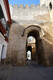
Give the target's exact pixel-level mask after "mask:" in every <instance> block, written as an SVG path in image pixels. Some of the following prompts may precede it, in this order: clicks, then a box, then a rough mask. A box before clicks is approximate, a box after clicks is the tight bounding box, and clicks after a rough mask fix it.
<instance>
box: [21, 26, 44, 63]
mask: <svg viewBox="0 0 53 80" xmlns="http://www.w3.org/2000/svg"><path fill="white" fill-rule="evenodd" d="M41 31H42V30H41V28H40V27H39V26H35V25H31V26H29V27H27V28H26V29H25V30H24V32H23V35H22V36H25V37H26V40H27V38H28V37H30V36H32V37H34V38H35V40H36V42H35V45H36V48H35V49H36V55H37V57H36V61H37V62H38V63H40V64H42V65H46V62H45V61H46V59H45V54H44V48H43V43H42V39H41V36H43V34H42V32H41ZM26 44H27V41H26ZM26 52H27V48H26Z"/></svg>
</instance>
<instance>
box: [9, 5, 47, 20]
mask: <svg viewBox="0 0 53 80" xmlns="http://www.w3.org/2000/svg"><path fill="white" fill-rule="evenodd" d="M10 12H11V18H13V19H17V20H34V19H36V16H39V15H40V16H41V15H45V14H48V13H49V10H48V8H47V7H46V6H45V5H42V6H40V5H39V4H37V5H36V6H35V5H34V4H31V5H30V6H29V5H28V4H26V5H25V6H24V5H23V4H20V5H19V6H18V5H17V4H14V6H12V4H10Z"/></svg>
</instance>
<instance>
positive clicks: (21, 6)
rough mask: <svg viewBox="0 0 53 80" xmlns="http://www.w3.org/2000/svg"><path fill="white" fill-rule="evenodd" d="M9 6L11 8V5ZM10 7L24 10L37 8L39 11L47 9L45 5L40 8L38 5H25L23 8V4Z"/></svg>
mask: <svg viewBox="0 0 53 80" xmlns="http://www.w3.org/2000/svg"><path fill="white" fill-rule="evenodd" d="M10 6H12V4H10ZM12 7H14V8H22V9H25V8H30V9H31V8H39V9H40V8H46V9H47V7H46V5H45V4H43V5H42V6H40V5H39V4H37V5H36V6H35V4H31V5H30V7H29V5H28V4H26V5H25V7H24V5H23V4H20V5H19V6H18V5H17V4H14V6H12Z"/></svg>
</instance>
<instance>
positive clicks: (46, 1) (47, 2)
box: [40, 0, 53, 10]
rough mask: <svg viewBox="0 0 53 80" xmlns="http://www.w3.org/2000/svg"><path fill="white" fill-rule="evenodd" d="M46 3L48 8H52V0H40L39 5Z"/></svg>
mask: <svg viewBox="0 0 53 80" xmlns="http://www.w3.org/2000/svg"><path fill="white" fill-rule="evenodd" d="M43 4H45V5H46V7H48V8H49V9H50V10H51V9H52V8H53V0H40V6H42V5H43Z"/></svg>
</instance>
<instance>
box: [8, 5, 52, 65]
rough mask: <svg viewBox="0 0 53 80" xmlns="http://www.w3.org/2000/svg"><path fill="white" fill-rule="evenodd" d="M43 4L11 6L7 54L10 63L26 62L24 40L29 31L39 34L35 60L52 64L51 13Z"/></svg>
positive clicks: (22, 63)
mask: <svg viewBox="0 0 53 80" xmlns="http://www.w3.org/2000/svg"><path fill="white" fill-rule="evenodd" d="M43 6H44V5H43ZM43 6H42V7H40V6H39V5H38V6H37V7H35V6H34V5H32V6H31V7H28V5H26V7H23V5H21V7H16V8H15V7H13V9H12V20H13V23H12V25H11V29H10V36H9V44H8V54H7V59H9V61H10V62H11V63H12V64H17V65H20V66H21V65H25V64H26V40H27V36H28V34H29V33H30V32H31V31H35V35H38V34H39V37H38V38H37V36H36V40H37V45H36V47H37V61H38V62H39V63H40V64H42V65H44V66H49V65H51V64H53V24H52V23H53V20H52V16H51V15H53V14H50V12H49V11H48V8H47V7H46V6H44V7H43ZM32 7H33V8H32ZM37 25H38V26H37ZM37 33H38V34H37ZM35 35H34V36H35Z"/></svg>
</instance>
